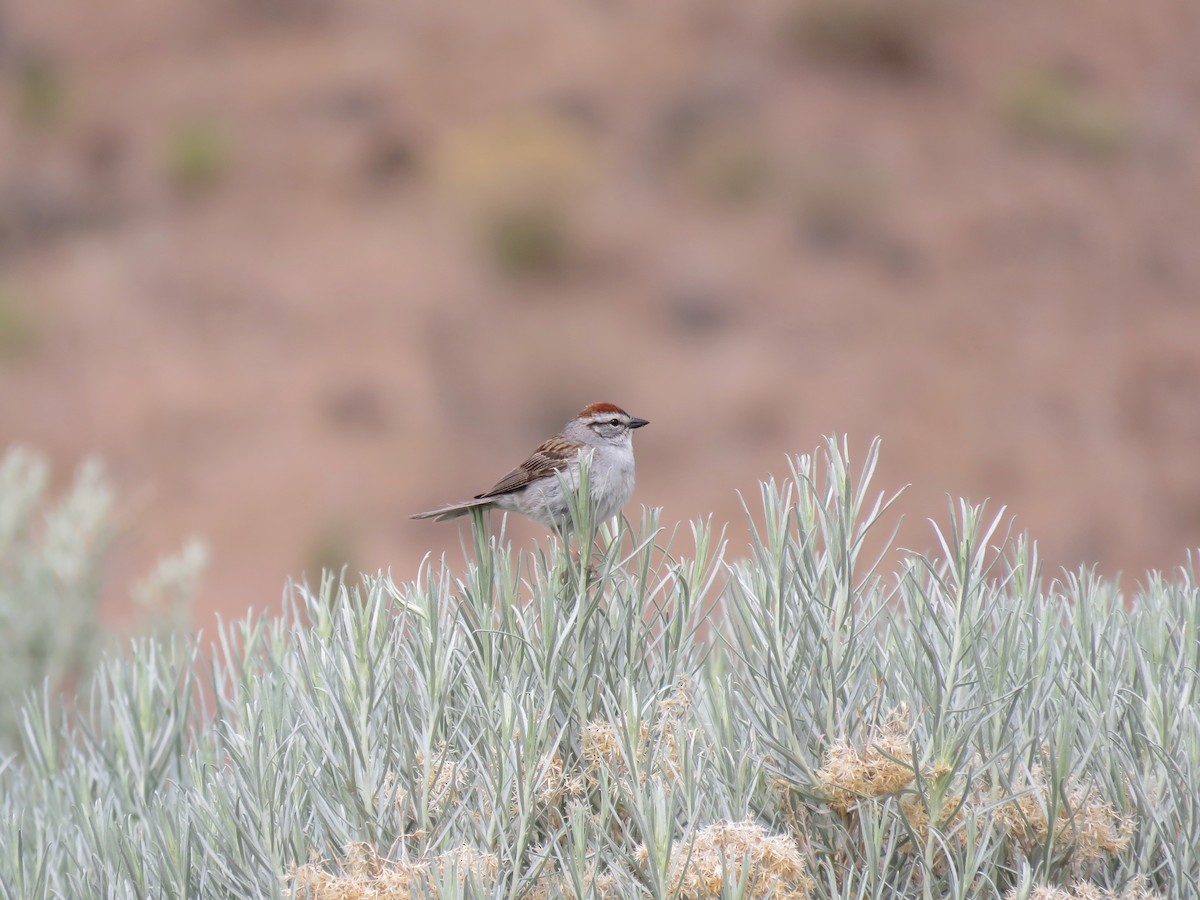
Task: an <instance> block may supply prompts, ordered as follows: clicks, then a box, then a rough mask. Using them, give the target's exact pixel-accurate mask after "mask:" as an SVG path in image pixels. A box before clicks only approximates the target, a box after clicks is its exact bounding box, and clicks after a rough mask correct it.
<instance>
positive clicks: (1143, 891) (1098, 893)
mask: <svg viewBox="0 0 1200 900" xmlns="http://www.w3.org/2000/svg"><path fill="white" fill-rule="evenodd" d="M1017 896H1018V891H1017V889H1016V888H1013V889H1012V890H1011V891H1009V892H1008V893H1007V894H1005V900H1016V897H1017ZM1029 900H1162V895H1161V894H1159V893H1156V892H1155V891H1152V890H1150V889H1149V888H1148V887H1146V885H1145V882H1144V881H1143V880H1142V879H1140V878H1139V879H1137V880H1135V881H1134V882H1133V883H1132V884H1130V885H1128V886H1126V887H1125V888H1124V889H1123V890H1121V891H1109V890H1105V889H1104V888H1098V887H1096V886H1095V885H1094V884H1088V883H1086V882H1083V881H1080V882H1076V883H1075V884H1074V885H1072V886H1071V887H1070V888H1069V889H1068V888H1061V887H1052V886H1049V885H1040V886H1038V887H1035V888H1034V889H1033V890H1032V891H1031V892H1030V894H1029Z"/></svg>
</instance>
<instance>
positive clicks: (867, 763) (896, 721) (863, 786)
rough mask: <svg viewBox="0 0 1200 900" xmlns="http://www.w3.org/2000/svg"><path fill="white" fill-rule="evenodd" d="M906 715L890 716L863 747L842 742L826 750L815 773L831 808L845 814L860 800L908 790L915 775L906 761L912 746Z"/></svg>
mask: <svg viewBox="0 0 1200 900" xmlns="http://www.w3.org/2000/svg"><path fill="white" fill-rule="evenodd" d="M906 716H907V709H906V708H904V707H901V708H900V709H898V710H896V711H894V712H893V713H891V714H890V715H889V716H888V718H887V720H886V721H885V722H884V723H883V725H881V726H880V727H879V728H877V729H876V730H875V731H874V733H873V734H872V737H871V740H870V741H869V742H868V743H867V744H866V746H864V747H856V746H855V745H854V744H851V743H850V742H849V741H847V740H845V739H843V740H840V741H838V742H837V743H835V744H834V745H833V746H832V747H830V748H829V749H828V750H826V751H825V758H824V765H823V766H821V768H820V769H818V770H817V773H816V774H817V781H818V782H819V783H820V785H821V788H822V790H823V791H824V792H825V796H826V798H827V802H828V803H829V805H830V806H832V807H833V808H834V809H836V810H837V811H838V812H840V813H846V812H849V811H850V810H851V809H852V808H853V807H854V806H855V804H857V803H858V802H859V801H860V800H862V799H865V798H872V797H880V796H883V795H884V794H894V793H896V792H897V791H899V790H901V789H902V788H905V787H908V785H909V784H910V783H911V782H912V780H913V779H914V778H915V777H916V773H915V771H914V770H913V767H912V765H911V764H910V763H909V762H908V760H910V759H912V744H911V743H910V742H909V729H908V726H907V724H906V723H905V717H906Z"/></svg>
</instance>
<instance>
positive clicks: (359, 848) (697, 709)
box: [0, 441, 1200, 900]
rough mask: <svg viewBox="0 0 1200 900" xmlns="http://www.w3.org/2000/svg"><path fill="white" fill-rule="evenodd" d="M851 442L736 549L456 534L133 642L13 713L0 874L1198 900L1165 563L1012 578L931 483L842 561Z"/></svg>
mask: <svg viewBox="0 0 1200 900" xmlns="http://www.w3.org/2000/svg"><path fill="white" fill-rule="evenodd" d="M875 459H876V455H875V448H872V450H871V453H870V454H869V456H868V459H867V462H866V465H865V467H864V468H863V469H862V470H861V471H858V472H855V471H852V470H851V469H850V467H849V464H848V461H847V458H846V453H845V449H844V447H840V446H839V445H838V444H837V443H835V442H832V441H831V442H830V443H829V444H828V445H827V446H826V447H825V448H824V449H823V450H822V451H821V452H820V453H818V454H817V455H816V456H815V457H800V458H798V459H796V460H795V462H794V465H793V469H792V472H791V475H790V477H789V478H787V479H786V480H784V481H782V482H775V481H768V482H766V483H764V484H763V485H762V506H763V508H762V511H761V512H760V513H756V514H755V515H754V516H753V519H754V526H755V531H754V535H753V539H752V543H751V546H750V548H749V549H750V552H749V555H748V556H747V557H746V558H744V559H741V560H737V561H734V562H726V561H725V547H724V543H723V541H722V540H721V539H720V537H719V536H718V535H716V534H715V533H714V531H713V530H712V528H711V527H710V525H709V524H708V523H704V522H701V523H695V524H693V525H692V526H691V531H690V540H689V541H688V544H689V549H688V551H687V553H686V554H683V553H680V552H678V551H676V550H673V549H671V546H672V545H673V544H675V543H677V541H676V540H675V539H676V538H677V537H678V535H675V534H668V533H667V532H665V531H664V530H662V529H660V527H659V523H658V516H657V513H655V512H651V513H648V514H647V515H646V516H645V517H644V518H643V520H642V522H641V523H640V525H639V526H638V527H632V526H631V525H630V524H629V523H628V522H625V521H622V522H621V523H620V524H619V525H617V526H616V528H615V529H610V528H609V527H608V526H602V527H601V528H600V530H599V533H598V534H594V532H592V531H590V530H589V529H587V528H584V529H582V532H581V533H583V534H584V535H585V537H584V539H583V541H582V545H583V546H582V547H581V548H580V551H581V552H580V555H579V556H578V557H573V556H570V555H568V554H566V553H564V552H563V551H562V549H561V548H559V547H558V546H557V545H555V544H553V543H551V548H552V549H551V550H550V551H548V552H543V553H537V554H534V555H529V554H518V553H514V552H513V551H512V550H511V549H510V548H509V546H508V545H507V544H506V542H505V539H504V534H503V530H501V533H500V534H499V535H497V536H496V537H495V538H493V539H490V540H489V539H486V538H484V537H481V534H482V530H481V529H477V530H476V531H475V544H474V547H473V548H472V551H471V555H472V556H473V557H474V562H473V563H471V564H469V565H467V566H466V567H465V568H464V569H463V570H461V571H457V572H456V571H453V570H451V569H450V568H448V567H447V566H446V565H445V564H444V563H430V564H427V565H425V566H423V567H422V569H421V571H420V572H419V574H418V576H417V578H416V580H415V581H413V582H411V583H407V584H403V585H397V584H395V583H394V582H393V581H392V580H391V579H390V578H389V577H384V576H375V577H367V578H364V580H363V581H362V583H361V584H359V585H356V586H352V585H339V584H337V583H335V580H334V579H332V578H327V579H326V580H325V581H324V582H323V583H322V584H321V585H320V587H319V589H315V590H310V589H308V588H306V587H293V588H292V590H291V602H290V604H289V605H288V608H287V610H286V612H285V614H284V615H283V616H282V617H278V618H271V619H266V618H263V619H248V620H245V621H241V622H236V623H233V624H231V625H229V626H227V627H223V628H222V629H221V630H220V631H219V633H218V635H217V639H216V643H215V646H213V647H212V648H204V649H203V650H202V651H199V650H197V648H196V645H195V644H185V643H184V642H182V641H180V640H178V639H176V640H171V641H155V640H150V639H147V640H143V641H141V642H139V644H138V646H137V650H136V652H135V653H134V654H133V656H132V657H131V658H128V659H123V660H113V661H108V662H105V663H103V664H102V665H101V666H100V668H99V670H98V673H97V676H96V677H95V679H94V680H93V683H92V686H91V689H90V691H89V692H88V694H87V695H86V696H85V697H83V698H81V699H80V701H79V704H78V710H77V713H76V714H73V715H69V716H68V715H63V714H51V713H49V712H48V711H47V707H46V704H44V703H35V704H34V705H33V706H32V707H30V709H29V710H28V713H27V719H26V724H25V734H24V762H22V763H21V764H14V765H10V766H9V767H7V768H6V769H5V770H4V771H2V772H0V892H2V894H3V895H4V896H8V897H41V896H70V897H117V898H124V897H129V898H135V897H136V898H142V897H147V898H148V897H260V896H261V897H280V896H290V897H295V898H309V900H316V898H334V897H336V898H356V897H405V898H407V897H419V896H443V897H460V896H461V897H497V898H498V897H514V898H515V897H532V898H543V897H544V898H550V897H651V898H667V897H683V898H701V897H731V898H735V897H756V898H757V897H784V898H787V897H792V898H805V897H813V898H847V900H848V898H894V897H935V898H943V897H955V898H967V897H985V898H987V897H997V898H998V897H1006V898H1008V897H1012V898H1026V897H1036V898H1048V897H1078V898H1094V897H1126V898H1130V900H1133V898H1151V897H1156V896H1163V897H1189V896H1196V894H1197V890H1198V885H1197V878H1198V874H1197V873H1200V821H1198V818H1200V706H1198V703H1197V701H1198V700H1200V697H1198V696H1197V692H1198V681H1200V676H1198V673H1200V624H1198V621H1197V619H1198V616H1200V588H1198V586H1197V578H1196V572H1195V570H1194V568H1188V569H1187V570H1185V571H1182V572H1180V573H1179V574H1178V576H1177V577H1175V578H1174V579H1171V580H1168V579H1166V578H1162V577H1159V576H1152V577H1151V578H1150V579H1149V580H1148V581H1147V583H1146V586H1145V587H1144V588H1143V589H1142V590H1140V591H1139V592H1138V593H1137V595H1136V596H1134V597H1132V598H1129V599H1126V598H1123V597H1122V596H1121V595H1120V594H1119V592H1118V591H1117V590H1116V588H1115V587H1113V586H1112V585H1110V584H1108V583H1106V582H1104V581H1103V580H1101V579H1099V578H1097V577H1095V576H1093V575H1091V574H1090V573H1088V572H1086V571H1085V572H1081V573H1079V574H1075V575H1065V576H1063V577H1062V578H1060V579H1057V580H1054V581H1049V582H1047V581H1044V580H1043V579H1042V578H1041V576H1040V573H1039V571H1038V564H1037V558H1036V554H1035V552H1034V549H1033V547H1032V545H1031V544H1030V543H1029V542H1027V541H1026V540H1024V539H1023V538H1017V539H1012V540H1009V539H1007V538H1003V537H1002V536H999V535H998V532H997V522H998V519H992V520H987V519H985V518H984V517H983V514H982V511H981V510H980V509H977V508H974V507H970V506H967V505H965V504H964V505H962V506H960V507H959V508H957V510H954V511H952V515H951V519H950V522H949V523H948V525H947V526H946V527H945V528H944V529H942V530H940V531H938V532H936V536H937V538H938V543H939V549H938V551H937V552H936V553H934V554H932V555H930V556H928V557H922V556H917V555H912V554H910V555H908V556H907V557H905V559H904V561H903V562H902V563H901V564H900V565H899V568H898V571H896V572H895V573H893V574H887V573H884V572H882V571H877V569H876V567H875V565H873V561H872V560H870V559H864V558H863V552H864V551H863V547H864V535H865V534H866V533H867V531H868V529H871V528H873V527H879V524H880V522H881V520H883V519H884V518H885V517H886V516H887V515H888V512H887V509H888V501H887V499H886V498H881V499H879V500H875V499H874V495H873V494H872V493H871V489H870V487H869V482H870V477H871V474H872V471H873V469H874V465H875ZM577 515H578V516H579V517H580V518H586V517H587V515H588V510H586V509H580V510H577ZM589 534H594V537H587V535H589ZM202 654H204V655H202ZM209 657H211V658H209Z"/></svg>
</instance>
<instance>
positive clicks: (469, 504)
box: [409, 497, 496, 522]
mask: <svg viewBox="0 0 1200 900" xmlns="http://www.w3.org/2000/svg"><path fill="white" fill-rule="evenodd" d="M495 502H496V501H495V500H493V499H489V498H486V497H485V498H479V497H477V498H475V499H474V500H466V501H464V502H462V503H451V504H450V505H449V506H442V507H439V508H438V509H430V510H427V511H426V512H419V513H417V514H415V515H412V516H409V518H410V519H433V520H434V521H435V522H445V521H446V520H447V519H457V518H458V517H459V516H465V515H466V514H467V513H469V512H470V511H471V510H473V509H482V508H486V507H489V506H492V505H494V504H495Z"/></svg>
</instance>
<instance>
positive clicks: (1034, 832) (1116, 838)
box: [995, 767, 1133, 866]
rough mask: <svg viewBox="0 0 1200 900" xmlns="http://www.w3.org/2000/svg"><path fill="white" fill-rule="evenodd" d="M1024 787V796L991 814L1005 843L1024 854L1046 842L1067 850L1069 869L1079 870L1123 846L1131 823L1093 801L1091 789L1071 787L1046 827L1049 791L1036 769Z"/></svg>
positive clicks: (1128, 837)
mask: <svg viewBox="0 0 1200 900" xmlns="http://www.w3.org/2000/svg"><path fill="white" fill-rule="evenodd" d="M1029 781H1030V784H1029V787H1028V788H1027V789H1026V790H1024V791H1021V792H1020V793H1019V794H1018V795H1017V796H1016V797H1014V798H1013V799H1012V800H1010V801H1009V802H1008V803H1005V804H1004V805H1003V806H1001V807H999V808H998V809H997V810H996V812H995V816H996V818H997V820H998V821H999V822H1000V823H1001V824H1002V825H1003V826H1004V828H1005V829H1006V830H1007V832H1008V835H1009V837H1010V838H1012V840H1014V841H1015V842H1016V843H1017V845H1018V846H1019V847H1021V849H1022V850H1024V851H1025V852H1026V853H1028V852H1030V851H1032V850H1033V849H1034V848H1036V847H1040V846H1045V845H1046V844H1047V843H1048V842H1051V843H1052V844H1053V845H1054V846H1055V847H1056V848H1064V849H1066V848H1069V850H1070V852H1071V855H1072V857H1073V861H1074V862H1075V864H1076V865H1078V866H1084V865H1087V864H1088V863H1092V862H1095V861H1096V860H1098V859H1100V858H1101V857H1102V856H1103V855H1104V854H1105V853H1119V852H1121V851H1122V850H1124V849H1125V848H1126V847H1127V846H1129V839H1130V837H1131V836H1132V834H1133V820H1132V819H1128V818H1124V817H1122V816H1120V815H1119V814H1118V813H1117V811H1116V810H1115V809H1114V808H1113V807H1112V806H1111V805H1110V804H1108V803H1106V802H1105V801H1103V800H1102V799H1100V798H1099V797H1098V796H1096V791H1095V789H1094V788H1090V787H1089V788H1085V787H1080V786H1075V787H1072V788H1071V789H1070V792H1069V793H1068V795H1067V798H1066V802H1065V803H1063V804H1060V805H1059V808H1058V809H1057V811H1056V814H1055V816H1054V821H1053V823H1052V822H1051V821H1050V818H1049V816H1048V815H1047V809H1048V808H1049V807H1050V805H1051V804H1050V799H1049V798H1050V785H1049V784H1048V783H1047V782H1046V779H1045V777H1044V773H1043V771H1042V769H1041V768H1040V767H1035V768H1034V769H1033V771H1032V772H1031V773H1030V779H1029Z"/></svg>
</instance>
